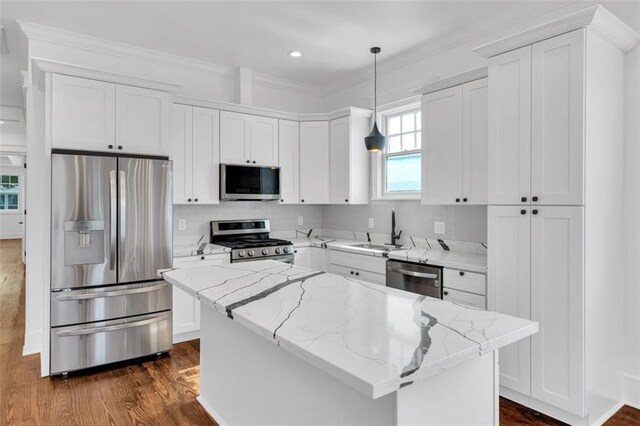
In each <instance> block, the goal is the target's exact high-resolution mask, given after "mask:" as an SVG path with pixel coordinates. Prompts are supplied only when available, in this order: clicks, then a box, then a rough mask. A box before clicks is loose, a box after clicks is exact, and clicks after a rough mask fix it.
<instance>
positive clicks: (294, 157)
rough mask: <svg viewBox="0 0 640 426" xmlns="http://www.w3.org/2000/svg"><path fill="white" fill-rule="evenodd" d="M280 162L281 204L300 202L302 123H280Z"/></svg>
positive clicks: (282, 121) (281, 121) (284, 121)
mask: <svg viewBox="0 0 640 426" xmlns="http://www.w3.org/2000/svg"><path fill="white" fill-rule="evenodd" d="M278 139H279V141H278V150H279V154H278V159H279V161H280V203H282V204H298V203H299V202H300V123H298V122H297V121H288V120H279V121H278Z"/></svg>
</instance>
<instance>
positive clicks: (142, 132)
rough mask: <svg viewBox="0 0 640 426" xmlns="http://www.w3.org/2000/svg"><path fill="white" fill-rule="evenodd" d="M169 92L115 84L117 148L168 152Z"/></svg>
mask: <svg viewBox="0 0 640 426" xmlns="http://www.w3.org/2000/svg"><path fill="white" fill-rule="evenodd" d="M170 120H171V95H170V94H168V93H165V92H159V91H157V90H149V89H141V88H139V87H131V86H120V85H116V146H117V147H118V151H119V152H127V153H134V154H148V155H166V156H169V155H170V154H171V142H170V138H171V135H170V134H169V123H170Z"/></svg>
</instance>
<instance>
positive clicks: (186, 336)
mask: <svg viewBox="0 0 640 426" xmlns="http://www.w3.org/2000/svg"><path fill="white" fill-rule="evenodd" d="M199 338H200V330H194V331H187V332H186V333H174V335H173V344H176V343H180V342H187V341H189V340H195V339H199Z"/></svg>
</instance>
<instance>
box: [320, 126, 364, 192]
mask: <svg viewBox="0 0 640 426" xmlns="http://www.w3.org/2000/svg"><path fill="white" fill-rule="evenodd" d="M368 130H369V117H368V116H366V117H363V116H360V115H357V114H352V115H349V116H347V117H342V118H338V119H336V120H332V121H331V122H330V123H329V164H330V167H329V202H330V203H331V204H367V203H368V202H369V155H368V152H367V150H366V148H365V146H364V137H365V136H366V135H367V133H368Z"/></svg>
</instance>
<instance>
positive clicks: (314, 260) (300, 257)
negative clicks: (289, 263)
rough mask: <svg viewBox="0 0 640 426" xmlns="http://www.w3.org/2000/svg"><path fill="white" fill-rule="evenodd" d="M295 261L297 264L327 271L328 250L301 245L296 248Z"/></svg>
mask: <svg viewBox="0 0 640 426" xmlns="http://www.w3.org/2000/svg"><path fill="white" fill-rule="evenodd" d="M294 263H295V264H296V265H297V266H304V267H306V268H311V269H316V270H318V271H323V272H326V271H327V250H326V249H323V248H320V247H301V248H297V249H296V250H295V257H294Z"/></svg>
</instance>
